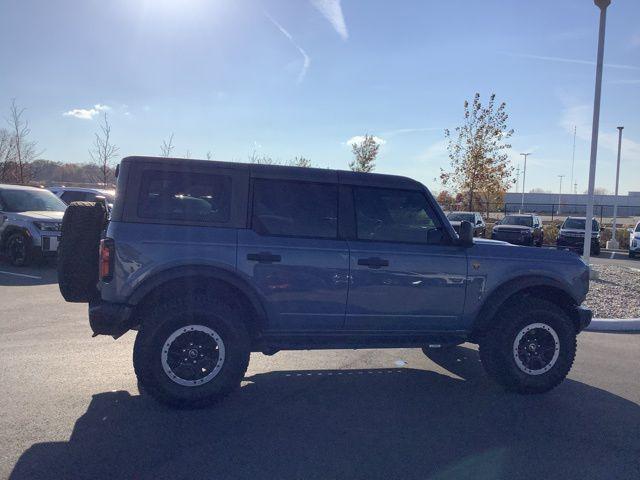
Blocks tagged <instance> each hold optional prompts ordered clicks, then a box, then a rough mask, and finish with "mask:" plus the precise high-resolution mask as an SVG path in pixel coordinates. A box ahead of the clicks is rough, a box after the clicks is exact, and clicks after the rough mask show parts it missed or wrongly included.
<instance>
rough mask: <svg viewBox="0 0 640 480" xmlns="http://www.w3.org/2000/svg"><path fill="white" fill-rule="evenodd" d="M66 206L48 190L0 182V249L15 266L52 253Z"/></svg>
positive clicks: (53, 253)
mask: <svg viewBox="0 0 640 480" xmlns="http://www.w3.org/2000/svg"><path fill="white" fill-rule="evenodd" d="M66 208H67V205H66V204H65V203H64V202H63V201H62V200H60V199H59V198H58V197H56V196H55V195H54V194H53V193H51V192H50V191H49V190H44V189H41V188H35V187H23V186H19V185H2V184H0V250H1V251H2V253H3V254H4V255H5V256H6V257H7V258H8V259H9V261H10V262H11V263H12V264H13V265H16V266H25V265H29V264H30V263H31V262H33V261H34V260H37V259H39V258H42V257H47V256H54V255H56V253H57V251H58V240H59V237H60V227H61V225H62V216H63V215H64V211H65V209H66Z"/></svg>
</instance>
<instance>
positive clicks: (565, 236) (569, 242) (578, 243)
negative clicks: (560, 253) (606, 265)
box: [556, 217, 600, 255]
mask: <svg viewBox="0 0 640 480" xmlns="http://www.w3.org/2000/svg"><path fill="white" fill-rule="evenodd" d="M584 234H585V217H567V218H566V219H565V221H564V222H563V223H562V226H561V227H560V231H559V232H558V239H557V241H556V245H557V247H558V248H564V249H567V250H573V251H574V252H578V253H580V254H582V253H583V250H584ZM591 253H593V254H594V255H600V223H599V222H598V221H597V220H596V219H595V218H594V219H593V220H592V223H591Z"/></svg>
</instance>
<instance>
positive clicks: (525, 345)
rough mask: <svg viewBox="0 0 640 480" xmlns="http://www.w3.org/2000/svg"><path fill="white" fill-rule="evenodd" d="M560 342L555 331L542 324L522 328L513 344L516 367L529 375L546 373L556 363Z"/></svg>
mask: <svg viewBox="0 0 640 480" xmlns="http://www.w3.org/2000/svg"><path fill="white" fill-rule="evenodd" d="M559 353H560V341H559V339H558V335H557V334H556V332H555V330H554V329H553V328H551V327H550V326H549V325H546V324H544V323H534V324H531V325H527V326H526V327H524V328H523V329H522V330H520V332H519V333H518V335H517V336H516V339H515V341H514V342H513V356H514V360H515V362H516V365H517V367H518V368H519V369H520V370H521V371H523V372H525V373H527V374H529V375H541V374H543V373H546V372H548V371H549V370H550V369H551V368H552V367H553V366H554V365H555V363H556V362H557V360H558V356H559Z"/></svg>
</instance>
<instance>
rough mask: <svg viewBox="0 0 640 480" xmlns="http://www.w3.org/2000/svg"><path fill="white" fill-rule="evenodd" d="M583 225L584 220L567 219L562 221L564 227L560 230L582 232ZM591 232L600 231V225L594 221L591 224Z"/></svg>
mask: <svg viewBox="0 0 640 480" xmlns="http://www.w3.org/2000/svg"><path fill="white" fill-rule="evenodd" d="M584 225H585V219H584V218H567V219H566V220H565V221H564V225H562V228H566V229H569V230H584ZM591 230H592V231H597V230H600V225H599V224H598V222H597V221H596V220H593V223H592V224H591Z"/></svg>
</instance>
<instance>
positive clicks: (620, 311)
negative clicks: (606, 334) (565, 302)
mask: <svg viewBox="0 0 640 480" xmlns="http://www.w3.org/2000/svg"><path fill="white" fill-rule="evenodd" d="M592 268H594V269H595V270H597V271H598V273H599V274H600V278H599V279H598V280H591V283H590V287H589V294H588V295H587V299H586V300H585V302H584V303H585V305H586V306H588V307H589V308H591V309H592V310H593V318H639V317H640V269H638V268H630V267H625V266H620V265H598V266H596V267H592Z"/></svg>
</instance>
